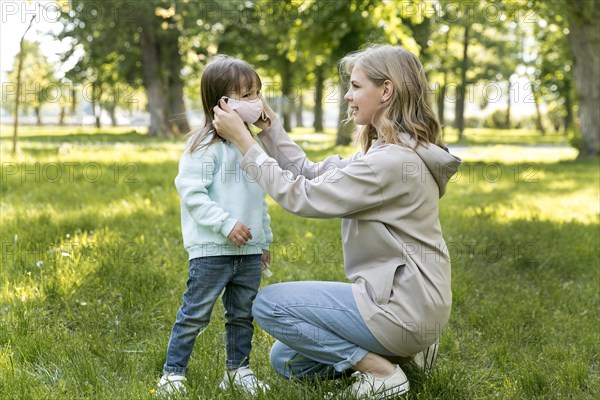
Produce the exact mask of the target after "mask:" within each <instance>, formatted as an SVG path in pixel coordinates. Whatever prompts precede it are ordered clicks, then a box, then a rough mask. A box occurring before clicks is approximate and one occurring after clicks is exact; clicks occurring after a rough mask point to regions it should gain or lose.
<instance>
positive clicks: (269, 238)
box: [262, 199, 273, 250]
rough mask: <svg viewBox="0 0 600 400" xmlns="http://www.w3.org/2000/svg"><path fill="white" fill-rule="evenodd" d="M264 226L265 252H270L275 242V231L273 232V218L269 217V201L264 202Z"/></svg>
mask: <svg viewBox="0 0 600 400" xmlns="http://www.w3.org/2000/svg"><path fill="white" fill-rule="evenodd" d="M262 226H263V230H264V234H265V244H264V246H263V250H269V246H270V245H271V243H272V242H273V231H272V230H271V217H270V216H269V206H268V204H267V199H264V200H263V217H262Z"/></svg>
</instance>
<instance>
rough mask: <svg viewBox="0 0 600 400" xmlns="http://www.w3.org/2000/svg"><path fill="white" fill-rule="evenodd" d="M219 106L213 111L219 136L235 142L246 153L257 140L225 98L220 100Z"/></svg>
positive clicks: (214, 122) (214, 124)
mask: <svg viewBox="0 0 600 400" xmlns="http://www.w3.org/2000/svg"><path fill="white" fill-rule="evenodd" d="M219 105H220V107H219V106H215V107H214V108H213V111H214V112H215V119H214V121H213V126H214V127H215V129H216V130H217V133H218V134H219V136H221V137H222V138H223V139H225V140H228V141H230V142H231V143H233V144H234V145H235V146H236V147H237V148H238V149H239V150H240V152H241V153H242V154H246V151H248V149H249V148H250V146H252V145H253V144H254V143H256V141H255V140H254V139H253V138H252V135H251V134H250V132H248V129H246V126H244V123H243V122H242V119H241V118H240V116H239V115H237V113H236V112H235V111H233V110H232V109H231V108H229V106H228V105H227V103H225V102H224V101H223V100H219Z"/></svg>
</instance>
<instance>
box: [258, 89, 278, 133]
mask: <svg viewBox="0 0 600 400" xmlns="http://www.w3.org/2000/svg"><path fill="white" fill-rule="evenodd" d="M260 99H261V100H262V103H263V110H264V112H265V114H266V115H267V120H266V121H263V120H262V119H260V118H259V120H258V121H256V122H255V123H254V125H255V126H256V127H257V128H260V129H262V130H265V129H268V128H269V127H270V126H271V124H272V123H273V121H275V119H277V114H275V111H273V109H272V108H271V106H269V104H268V103H267V101H266V100H265V98H264V97H263V96H262V94H261V95H260Z"/></svg>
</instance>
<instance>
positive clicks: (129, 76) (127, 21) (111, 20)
mask: <svg viewBox="0 0 600 400" xmlns="http://www.w3.org/2000/svg"><path fill="white" fill-rule="evenodd" d="M177 4H178V3H177V2H174V1H166V0H165V1H160V0H152V1H148V2H121V1H115V0H112V1H105V2H97V1H91V0H72V1H71V4H70V5H69V7H68V8H67V7H65V8H64V9H63V12H62V22H63V25H64V26H65V29H64V30H63V32H61V33H60V34H59V35H58V37H59V38H60V39H64V38H70V39H71V40H72V44H73V49H72V50H71V51H70V52H68V53H67V54H65V56H64V58H65V59H67V58H68V57H70V56H72V55H73V54H74V52H75V50H76V49H77V48H79V49H81V50H83V52H84V56H83V57H80V59H79V60H78V62H77V64H76V66H75V68H74V72H72V76H74V77H76V78H77V79H86V80H87V83H91V84H92V85H93V87H94V90H93V91H92V93H93V95H92V99H91V100H92V103H94V104H95V103H96V102H99V101H100V99H101V95H102V93H103V91H104V90H106V86H107V85H108V87H111V88H117V89H118V88H119V86H118V84H125V87H127V85H129V86H130V87H131V86H135V85H136V84H137V83H138V82H141V83H142V84H143V87H144V89H145V91H146V96H147V98H148V111H149V113H150V126H149V128H148V134H149V135H150V136H157V135H160V136H172V135H178V134H182V133H186V132H187V131H189V125H188V122H187V117H186V115H185V105H184V102H183V81H182V79H181V70H182V68H183V65H182V58H181V55H180V52H179V39H180V32H181V30H182V29H183V28H182V23H183V22H182V21H183V20H184V18H183V17H182V16H181V14H179V13H178V12H177V10H176V5H177ZM184 5H185V3H184ZM187 9H188V8H186V10H187ZM190 9H191V8H190ZM116 43H118V44H119V46H121V47H122V48H125V49H126V50H127V51H126V52H123V51H120V49H116V48H115V44H116ZM107 77H109V78H110V79H109V80H108V81H107V80H106V79H105V78H107ZM110 98H113V99H114V96H107V97H106V99H110ZM107 101H109V103H108V104H109V112H110V111H112V113H114V107H116V103H115V101H114V100H113V101H110V100H107ZM106 104H107V103H105V105H106ZM111 108H112V110H111Z"/></svg>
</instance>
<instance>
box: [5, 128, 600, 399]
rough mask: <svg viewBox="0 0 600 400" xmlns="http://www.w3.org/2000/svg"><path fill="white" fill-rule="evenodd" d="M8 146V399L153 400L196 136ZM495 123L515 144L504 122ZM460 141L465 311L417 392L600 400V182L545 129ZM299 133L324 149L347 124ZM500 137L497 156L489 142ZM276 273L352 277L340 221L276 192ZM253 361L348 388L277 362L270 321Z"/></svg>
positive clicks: (446, 205) (292, 388)
mask: <svg viewBox="0 0 600 400" xmlns="http://www.w3.org/2000/svg"><path fill="white" fill-rule="evenodd" d="M11 132H12V131H11V130H9V129H6V127H3V129H2V133H1V138H0V145H1V149H0V151H1V153H0V156H1V158H2V181H1V185H2V194H1V199H0V207H1V215H0V223H1V230H0V232H1V233H0V242H1V245H2V252H1V257H2V260H1V266H0V321H1V324H2V325H1V329H0V397H1V398H2V399H146V398H152V392H153V388H154V386H155V384H156V382H157V379H158V378H159V376H160V373H161V367H162V364H163V362H164V357H165V351H166V345H167V341H168V338H169V333H170V328H171V324H172V323H173V321H174V318H175V312H176V311H177V308H178V307H179V305H180V301H181V295H182V294H183V291H184V289H185V281H186V278H187V255H186V253H185V250H184V249H183V244H182V239H181V232H180V225H179V200H178V195H177V192H176V190H175V187H174V184H173V179H174V177H175V175H176V174H177V161H178V158H179V155H180V153H181V151H182V149H183V142H182V141H181V140H161V139H150V140H149V138H145V137H144V136H143V135H142V134H140V133H139V132H141V131H137V132H134V131H132V130H131V129H124V130H122V129H103V130H102V131H100V132H95V131H91V130H89V129H81V130H77V129H74V128H60V129H55V128H28V129H27V130H26V129H24V130H23V131H22V135H23V137H22V138H21V142H20V151H19V153H18V154H17V155H16V156H13V155H11V154H10V149H11V140H10V134H11ZM496 133H497V135H494V134H493V132H491V133H490V136H491V137H496V138H500V137H501V136H502V135H501V133H502V134H503V132H501V131H496ZM515 136H517V138H513V139H511V140H508V139H507V140H500V139H498V140H496V141H493V142H492V145H489V143H487V142H486V143H485V144H481V145H479V146H472V147H467V148H461V152H462V154H461V156H462V157H463V158H464V159H465V160H467V161H468V162H466V163H465V164H464V165H463V167H462V168H461V170H460V173H459V174H458V175H457V176H456V177H455V178H454V179H453V182H452V183H451V184H450V185H449V188H448V193H447V195H446V196H445V197H444V198H443V199H442V201H441V215H440V217H441V221H442V226H443V228H444V234H445V238H446V242H447V246H448V248H449V250H450V252H451V255H452V258H453V291H454V308H453V314H452V317H451V322H450V325H449V326H448V328H447V329H446V330H445V331H444V334H443V337H442V345H441V351H440V358H439V361H438V363H437V364H436V368H435V370H434V372H433V374H432V376H431V377H425V376H424V375H422V374H420V373H419V372H418V371H415V370H411V369H407V370H406V372H407V374H408V376H409V379H410V381H411V391H410V392H409V394H408V395H406V396H404V398H406V399H488V398H497V399H562V398H565V399H596V398H600V377H599V373H600V371H599V369H600V347H599V343H600V332H599V329H598V321H599V318H600V315H599V313H600V307H599V306H600V304H599V300H600V298H599V294H598V292H599V291H598V288H599V287H600V268H599V253H598V252H599V250H598V249H599V245H600V234H599V232H600V230H599V224H600V217H599V216H600V209H599V202H598V200H599V196H600V188H599V186H598V182H599V179H600V174H599V169H598V164H597V162H594V161H589V160H588V161H575V160H574V157H575V155H576V154H575V153H572V152H568V151H566V150H569V149H563V148H559V147H557V148H556V149H555V151H552V149H550V150H544V151H543V152H537V153H536V152H535V149H529V148H527V149H523V148H522V147H520V146H517V144H530V143H529V139H523V138H519V137H518V136H519V135H515ZM294 137H295V138H296V139H297V140H298V141H299V142H300V143H302V144H303V145H304V146H305V147H306V148H307V149H308V151H309V153H310V154H311V155H312V156H314V158H315V159H316V158H318V157H321V156H324V155H326V154H330V153H331V152H333V151H335V152H338V153H344V154H349V153H352V152H353V151H354V150H353V149H352V147H350V146H348V147H338V148H333V147H332V143H333V142H332V137H331V135H330V134H323V135H321V136H311V135H309V134H308V131H303V130H296V131H295V132H294ZM483 147H487V149H483ZM271 216H272V224H273V225H272V226H273V231H274V234H275V243H274V245H273V248H272V259H273V262H272V269H273V273H274V275H273V277H271V278H270V279H268V280H265V281H264V282H263V285H268V284H271V283H275V282H280V281H290V280H308V279H311V280H344V275H343V270H342V254H341V246H340V233H339V230H340V227H339V221H336V220H309V219H302V218H299V217H295V216H293V215H291V214H288V213H287V212H285V211H283V210H282V209H281V208H280V207H279V206H277V205H276V204H274V203H273V202H271ZM223 322H224V318H223V307H222V306H221V304H218V305H217V306H216V308H215V310H214V312H213V319H212V323H211V325H210V327H209V328H208V329H207V330H206V331H205V332H204V333H203V334H202V335H201V336H200V337H199V338H198V340H197V342H196V347H195V351H194V354H193V355H192V359H191V362H190V366H189V367H190V372H189V375H188V378H189V389H190V393H189V398H198V397H200V398H202V399H213V398H214V399H237V398H238V396H237V395H236V394H234V393H230V392H221V391H220V390H219V389H218V388H217V386H218V384H219V382H220V380H221V378H222V374H223V369H222V364H223V362H224V358H225V355H224V352H225V350H224V329H223ZM254 340H255V341H254V349H253V353H252V357H253V360H252V364H253V368H254V370H255V371H256V372H257V374H258V375H259V376H260V377H261V378H263V379H264V380H265V381H267V382H268V383H269V384H270V385H271V388H272V391H271V392H270V394H269V395H268V396H267V397H265V398H269V399H286V400H287V399H292V400H293V399H298V400H305V399H322V398H323V396H324V394H325V393H327V392H329V391H334V392H335V391H336V390H338V386H337V383H335V382H311V383H301V382H290V381H286V380H284V379H282V378H280V377H279V376H277V375H276V374H275V373H274V372H273V371H272V370H271V368H270V366H269V362H268V351H269V347H270V345H271V343H272V341H273V339H272V338H271V337H270V336H268V335H267V334H266V333H265V332H264V331H262V330H261V329H260V328H258V329H256V331H255V337H254Z"/></svg>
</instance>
